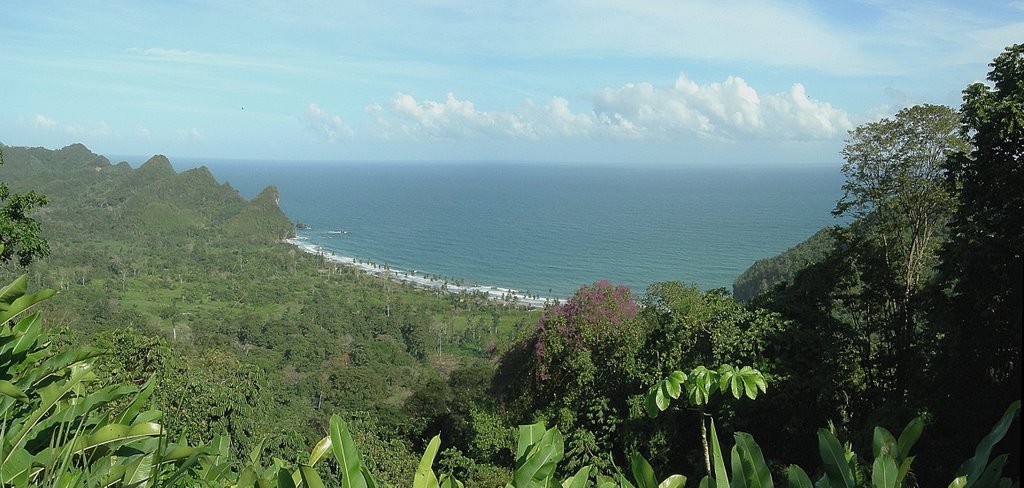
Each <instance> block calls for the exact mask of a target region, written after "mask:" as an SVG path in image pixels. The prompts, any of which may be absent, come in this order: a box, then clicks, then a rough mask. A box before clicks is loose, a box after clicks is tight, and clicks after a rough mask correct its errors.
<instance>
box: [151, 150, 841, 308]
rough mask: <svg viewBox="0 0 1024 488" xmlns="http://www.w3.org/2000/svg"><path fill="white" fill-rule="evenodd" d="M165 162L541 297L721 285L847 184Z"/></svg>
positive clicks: (399, 255)
mask: <svg viewBox="0 0 1024 488" xmlns="http://www.w3.org/2000/svg"><path fill="white" fill-rule="evenodd" d="M172 163H173V164H174V165H175V166H176V168H177V169H178V170H179V171H180V170H183V169H185V168H189V167H194V166H198V165H200V164H203V165H206V166H207V167H209V168H210V170H211V172H212V173H213V174H214V176H216V177H217V179H218V180H219V181H221V182H223V181H228V182H230V183H231V185H232V186H234V187H235V188H236V189H238V190H239V192H240V193H241V194H242V195H243V196H245V197H246V198H252V197H253V196H255V195H256V194H257V193H259V191H261V190H262V189H263V188H265V187H266V186H268V185H275V186H277V188H278V189H279V190H280V194H281V200H280V206H281V208H282V210H284V212H285V214H287V215H288V217H289V218H290V219H291V220H292V221H293V222H302V223H303V224H305V225H306V226H308V227H309V228H308V229H305V230H298V231H297V233H298V234H299V236H300V237H302V238H305V239H306V242H308V243H310V244H312V245H316V246H319V247H320V249H322V250H324V251H325V252H330V253H334V254H336V255H338V256H348V257H354V258H357V259H359V260H365V261H372V262H376V263H381V264H385V263H386V264H388V265H389V266H391V267H395V268H400V269H404V270H416V272H417V273H418V274H427V275H440V276H443V277H446V278H448V279H451V280H453V281H455V280H461V281H462V282H465V283H468V284H482V285H496V286H501V287H507V288H512V289H517V290H520V291H523V292H528V293H531V294H537V295H540V296H547V297H565V296H568V295H571V294H572V293H573V292H574V291H575V290H576V289H577V288H579V287H580V286H581V285H584V284H591V283H594V282H595V281H598V280H604V279H606V280H610V281H611V282H612V283H614V284H625V285H628V286H630V287H631V288H632V289H633V291H634V293H636V294H642V293H643V292H644V290H645V288H646V287H647V286H648V285H649V284H651V283H654V282H658V281H668V280H676V281H682V282H684V283H695V284H697V285H699V286H700V287H702V288H704V289H711V288H718V287H727V288H729V287H731V285H732V281H733V280H734V279H735V278H736V277H737V276H738V275H739V274H740V273H742V272H743V271H744V270H745V269H746V268H747V267H748V266H750V265H751V264H753V263H754V261H756V260H758V259H761V258H764V257H768V256H772V255H775V254H778V253H779V252H782V251H784V250H786V249H787V248H789V247H792V246H793V245H795V244H797V243H799V242H800V241H802V240H804V239H806V238H807V237H809V236H810V235H811V234H813V233H814V232H815V231H817V230H818V229H820V228H822V227H825V226H829V225H834V224H835V223H836V222H835V219H833V217H832V216H831V213H830V211H831V210H832V208H834V206H835V202H836V200H837V199H838V198H839V197H840V195H841V185H842V181H843V180H842V175H841V173H840V171H839V168H838V167H837V166H835V165H819V166H780V165H768V164H765V165H752V166H745V167H737V166H729V167H694V166H658V167H638V166H634V165H626V164H622V165H611V164H585V163H576V164H569V163H511V162H333V163H332V162H289V161H239V160H231V161H228V160H199V159H181V160H177V161H174V160H172ZM133 164H134V163H133Z"/></svg>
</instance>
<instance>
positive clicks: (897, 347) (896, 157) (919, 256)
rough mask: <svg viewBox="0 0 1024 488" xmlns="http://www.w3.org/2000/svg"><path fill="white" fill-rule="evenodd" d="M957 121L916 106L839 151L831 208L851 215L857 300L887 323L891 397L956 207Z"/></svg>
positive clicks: (949, 113) (855, 136) (858, 134)
mask: <svg viewBox="0 0 1024 488" xmlns="http://www.w3.org/2000/svg"><path fill="white" fill-rule="evenodd" d="M959 122H960V119H959V115H958V114H957V113H956V112H955V111H954V110H952V109H950V108H949V107H945V106H940V105H918V106H914V107H910V108H906V109H903V110H900V111H899V113H897V114H896V116H895V117H894V118H892V119H882V120H880V121H878V122H871V123H868V124H865V125H862V126H860V127H858V128H856V129H855V130H853V131H851V132H850V137H849V140H848V141H847V144H846V147H845V148H844V149H843V156H844V158H845V159H846V163H845V164H844V165H843V168H842V171H843V174H844V175H846V183H845V184H844V185H843V190H844V195H843V197H842V198H841V199H840V200H839V202H838V203H837V204H836V208H835V210H834V211H833V213H834V214H835V215H837V216H849V217H853V218H855V219H856V220H855V223H854V225H853V226H852V227H851V230H853V232H852V233H850V234H849V236H851V237H852V239H853V241H852V242H848V244H849V245H851V247H853V248H854V249H856V254H857V255H858V261H859V263H860V265H861V272H862V273H863V274H864V276H865V278H866V279H865V280H864V281H865V290H866V293H864V295H863V296H864V298H865V299H866V301H865V303H864V304H863V305H865V307H866V308H870V309H872V310H875V311H876V312H873V315H874V320H879V319H880V320H881V322H882V323H884V324H885V325H886V328H885V329H883V330H881V331H877V332H878V333H880V334H881V337H883V338H884V339H885V340H884V341H883V342H884V343H886V345H887V346H888V347H887V348H888V351H887V352H888V354H886V356H888V357H887V358H886V359H887V362H888V364H890V365H891V366H890V367H891V373H892V376H893V380H894V381H895V383H894V384H893V385H892V388H893V389H894V391H895V392H896V393H897V395H899V394H901V393H902V392H904V391H905V390H906V388H907V374H908V370H909V368H910V365H911V364H914V363H916V361H915V360H913V359H911V358H912V357H913V355H912V354H911V352H912V350H913V349H914V348H915V336H916V326H915V312H916V311H915V309H914V306H913V299H914V297H915V295H916V293H917V292H918V291H919V290H920V289H921V285H922V283H923V281H924V279H925V278H926V276H927V274H928V272H929V271H930V270H931V269H932V268H933V267H934V265H935V264H936V250H937V247H938V242H939V240H938V239H937V237H938V234H939V233H940V232H941V231H942V230H943V229H944V227H945V224H946V222H947V220H948V217H949V215H950V214H951V213H952V211H953V208H954V206H955V198H954V193H953V192H952V191H951V190H950V189H949V188H948V187H947V186H946V185H945V184H944V182H945V176H944V172H945V171H944V168H945V166H944V165H945V162H946V159H947V157H948V155H950V154H954V153H956V152H958V151H963V150H964V149H965V148H966V147H967V145H966V141H965V140H964V138H963V137H962V135H961V133H960V130H959V128H960V125H959Z"/></svg>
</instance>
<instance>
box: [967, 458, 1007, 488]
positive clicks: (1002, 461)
mask: <svg viewBox="0 0 1024 488" xmlns="http://www.w3.org/2000/svg"><path fill="white" fill-rule="evenodd" d="M1007 457H1008V455H1007V454H1000V455H998V456H996V458H995V459H993V460H992V462H991V463H988V466H986V467H985V471H982V472H981V477H980V478H978V479H977V480H975V481H971V478H970V477H968V478H967V481H968V483H967V485H968V486H978V487H986V488H987V487H989V486H998V485H999V479H1000V478H1002V476H1003V467H1004V466H1006V459H1007Z"/></svg>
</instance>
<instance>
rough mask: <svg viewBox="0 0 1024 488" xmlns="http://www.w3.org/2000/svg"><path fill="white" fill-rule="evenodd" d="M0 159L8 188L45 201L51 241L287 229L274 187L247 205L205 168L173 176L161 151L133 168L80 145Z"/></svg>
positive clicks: (278, 234)
mask: <svg viewBox="0 0 1024 488" xmlns="http://www.w3.org/2000/svg"><path fill="white" fill-rule="evenodd" d="M4 157H5V165H4V168H3V171H4V177H5V179H7V180H8V181H9V182H10V185H11V187H12V189H13V190H15V191H23V190H28V189H32V190H36V191H38V192H41V193H43V194H45V195H47V197H48V198H49V199H50V202H51V204H50V205H48V206H47V207H45V208H44V209H43V213H44V216H45V220H46V222H47V224H48V225H46V226H45V230H46V232H47V234H48V235H51V236H52V237H53V239H52V241H53V242H54V244H58V245H59V244H61V243H68V242H74V241H76V240H78V238H80V237H81V236H89V235H93V234H95V233H97V232H101V233H102V234H103V235H104V236H105V237H107V238H110V239H120V238H137V237H139V236H140V235H149V236H156V235H159V236H162V237H163V238H167V239H180V238H185V239H188V238H192V237H194V236H195V234H197V233H230V234H232V235H234V236H244V237H246V238H257V239H263V240H280V239H281V238H283V237H286V236H288V235H289V234H290V233H291V229H292V224H291V222H289V220H288V218H287V217H286V216H285V215H284V213H283V212H282V211H281V209H280V208H279V207H278V206H277V199H278V194H277V189H276V188H274V187H269V188H267V189H266V190H264V191H263V193H261V194H260V195H259V196H257V197H256V198H254V199H253V200H252V201H250V202H247V201H246V200H245V199H244V198H242V196H241V195H239V193H238V192H237V191H236V190H235V189H234V188H232V187H231V185H230V184H228V183H224V184H218V183H217V180H216V179H215V178H214V177H213V175H212V174H210V171H209V170H208V169H207V168H206V167H199V168H194V169H190V170H188V171H184V172H182V173H177V172H175V170H174V168H173V167H172V166H171V163H170V161H168V160H167V158H166V157H164V156H161V155H157V156H153V157H152V158H150V159H149V160H148V161H146V162H145V163H144V164H143V165H142V166H140V167H139V168H136V169H133V168H132V167H131V166H129V165H128V163H126V162H120V163H118V164H111V163H110V161H108V160H107V158H105V157H103V156H100V155H98V154H95V153H93V152H92V151H89V149H87V148H86V147H85V146H83V145H81V144H73V145H70V146H67V147H65V148H63V149H59V150H56V151H51V150H48V149H44V148H19V147H5V148H4ZM86 226H98V228H86Z"/></svg>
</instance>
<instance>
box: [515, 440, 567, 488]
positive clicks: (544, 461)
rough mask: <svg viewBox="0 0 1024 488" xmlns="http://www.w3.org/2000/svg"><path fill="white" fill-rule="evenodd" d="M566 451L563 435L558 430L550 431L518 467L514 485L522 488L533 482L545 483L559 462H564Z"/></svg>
mask: <svg viewBox="0 0 1024 488" xmlns="http://www.w3.org/2000/svg"><path fill="white" fill-rule="evenodd" d="M564 449H565V444H564V441H563V439H562V434H561V433H559V432H558V429H555V428H552V429H549V430H548V431H547V432H545V433H544V436H543V437H541V440H540V442H538V443H537V444H536V445H534V446H533V447H532V448H531V449H530V450H529V451H528V452H527V453H526V454H525V455H524V458H525V461H524V462H523V463H522V465H521V466H518V467H516V470H515V472H514V473H513V475H512V484H513V485H514V486H517V487H520V486H527V485H529V484H530V483H531V482H543V481H544V480H545V479H546V478H547V477H548V476H551V474H552V473H553V472H554V470H555V466H556V465H557V463H558V461H561V460H562V456H563V455H564V453H565V451H564Z"/></svg>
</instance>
